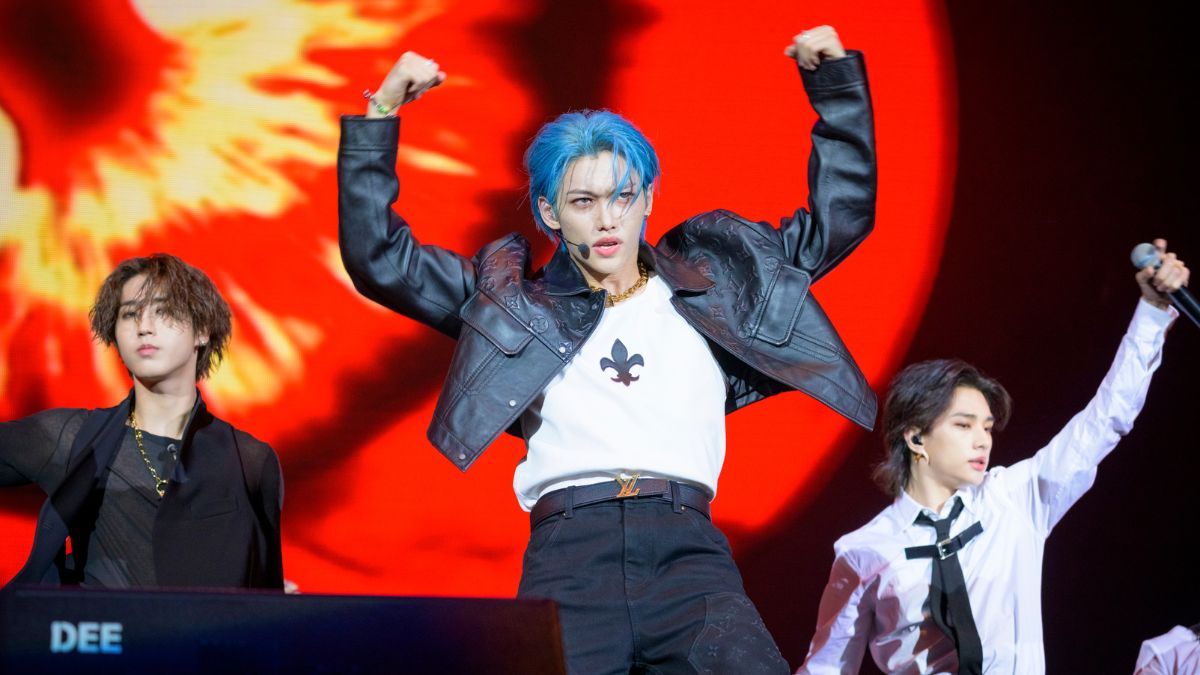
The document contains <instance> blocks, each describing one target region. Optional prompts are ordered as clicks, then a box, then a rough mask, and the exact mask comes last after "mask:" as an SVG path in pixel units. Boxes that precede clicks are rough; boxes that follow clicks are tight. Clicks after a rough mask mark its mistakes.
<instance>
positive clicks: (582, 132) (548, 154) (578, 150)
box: [525, 110, 659, 240]
mask: <svg viewBox="0 0 1200 675" xmlns="http://www.w3.org/2000/svg"><path fill="white" fill-rule="evenodd" d="M605 150H607V151H609V152H611V153H612V155H613V165H612V170H613V181H614V182H615V184H616V186H617V189H616V190H615V191H614V193H613V197H612V199H613V200H615V199H616V198H617V195H619V194H620V193H621V191H622V190H623V189H625V186H626V184H627V183H628V182H629V177H630V175H632V174H637V177H638V180H639V181H640V184H639V185H638V189H637V197H641V196H642V193H643V192H644V191H646V190H651V189H653V187H654V184H655V181H657V180H658V172H659V168H658V155H657V154H655V152H654V147H653V146H651V145H650V141H648V140H646V137H645V136H644V135H643V134H642V132H641V131H638V129H637V127H635V126H633V125H632V124H630V123H629V120H626V119H625V118H624V117H621V116H620V115H618V114H616V113H613V112H609V111H607V110H580V111H577V112H569V113H564V114H562V115H559V116H558V118H557V119H555V120H554V121H553V122H549V123H547V124H546V125H545V126H543V127H542V128H541V130H540V131H538V133H537V136H535V137H534V139H533V142H532V143H530V144H529V149H528V150H526V151H525V170H526V171H527V172H528V173H529V205H530V207H531V208H532V210H533V219H534V222H536V223H537V226H538V228H539V229H540V230H541V231H542V232H543V233H545V234H546V236H548V237H550V239H552V240H553V239H555V238H556V233H555V231H554V230H553V229H551V228H550V226H549V225H547V224H546V222H545V221H544V220H542V214H541V210H540V209H539V208H538V198H539V197H545V198H546V200H547V201H549V202H550V204H551V206H552V207H553V208H554V210H555V213H558V196H559V191H560V190H561V189H562V182H563V178H564V177H565V176H566V173H567V168H568V167H569V166H571V162H574V161H575V160H577V159H579V158H580V157H592V156H595V155H598V154H600V153H601V152H604V151H605ZM621 160H624V161H625V173H624V175H618V173H619V172H620V170H621V165H620V162H621ZM642 236H643V237H644V236H645V226H644V225H643V228H642Z"/></svg>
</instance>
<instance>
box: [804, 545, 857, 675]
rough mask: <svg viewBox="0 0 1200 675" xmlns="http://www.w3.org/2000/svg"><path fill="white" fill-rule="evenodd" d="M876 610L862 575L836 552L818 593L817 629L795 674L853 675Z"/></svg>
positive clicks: (847, 559)
mask: <svg viewBox="0 0 1200 675" xmlns="http://www.w3.org/2000/svg"><path fill="white" fill-rule="evenodd" d="M874 620H875V612H874V607H873V606H872V605H871V602H870V596H869V594H867V593H866V584H864V583H863V578H862V575H861V574H860V573H859V571H858V569H857V568H856V567H855V566H854V565H853V564H852V563H851V560H850V557H849V556H848V555H847V554H846V553H843V552H839V553H838V554H837V557H836V558H834V561H833V568H832V569H831V570H830V572H829V583H828V584H826V585H825V591H824V592H823V593H822V594H821V606H820V608H819V609H818V611H817V629H816V633H815V634H814V635H813V639H812V644H811V645H810V646H809V650H808V656H806V657H805V659H804V665H802V666H800V669H799V670H798V671H796V672H797V674H798V675H822V674H827V675H835V674H836V675H854V674H855V673H857V672H858V670H859V668H860V667H861V666H862V660H863V655H864V654H865V653H866V649H867V644H868V642H869V641H870V631H871V626H872V625H873V624H874Z"/></svg>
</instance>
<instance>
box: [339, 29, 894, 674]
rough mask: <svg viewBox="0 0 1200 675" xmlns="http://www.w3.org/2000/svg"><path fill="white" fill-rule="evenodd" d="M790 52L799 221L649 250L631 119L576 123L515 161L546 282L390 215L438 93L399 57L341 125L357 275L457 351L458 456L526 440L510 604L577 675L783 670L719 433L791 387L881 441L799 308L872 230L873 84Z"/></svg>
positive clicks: (820, 57)
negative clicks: (551, 622)
mask: <svg viewBox="0 0 1200 675" xmlns="http://www.w3.org/2000/svg"><path fill="white" fill-rule="evenodd" d="M783 51H784V54H785V55H786V56H787V57H788V59H789V61H792V62H793V63H794V64H795V65H797V66H798V67H799V70H800V75H801V80H802V81H803V84H804V89H805V91H806V92H807V94H808V99H809V101H810V103H811V105H812V106H813V108H814V109H815V110H816V112H817V115H818V118H819V119H818V121H817V123H816V125H815V126H814V127H813V130H812V155H811V157H810V160H809V164H808V175H807V178H808V185H809V200H808V208H799V209H797V210H796V211H795V212H794V213H791V214H789V215H787V216H785V217H784V218H782V219H781V221H780V224H779V225H778V226H775V225H772V224H771V223H768V222H761V221H753V220H748V219H745V218H743V217H741V216H739V215H737V214H734V213H731V212H729V211H724V210H717V211H710V212H707V213H702V214H699V215H697V216H694V217H692V218H690V219H688V220H687V221H686V222H684V223H682V224H680V225H678V226H676V227H674V228H673V229H671V230H669V231H668V232H667V233H666V234H665V235H664V236H663V237H662V238H661V239H660V240H659V241H658V243H657V244H654V245H650V244H649V243H648V242H646V241H645V240H644V237H645V232H646V222H647V218H648V217H649V216H650V214H651V212H652V210H653V207H654V200H655V196H656V195H655V186H656V185H657V182H658V179H659V162H658V157H657V155H656V154H655V152H654V148H653V146H652V145H651V144H650V142H649V140H647V138H646V136H645V135H644V134H643V133H642V132H641V131H639V130H638V129H637V128H636V127H634V126H633V125H632V124H630V123H629V121H627V120H625V119H624V118H623V117H621V116H620V115H617V114H615V113H612V112H608V111H602V110H601V111H596V110H583V111H578V112H570V113H567V114H564V115H562V116H560V117H558V118H557V119H555V120H554V121H552V122H550V123H549V124H547V125H545V126H544V127H543V128H542V129H541V131H540V132H539V133H538V134H537V136H536V138H534V140H533V142H532V143H531V144H530V146H529V148H528V151H527V153H526V155H525V166H526V169H527V171H528V174H529V201H530V207H531V208H532V210H533V217H534V221H535V223H536V225H537V227H538V229H540V230H541V231H542V232H543V233H544V234H546V235H547V236H549V237H550V238H551V239H552V240H554V241H556V242H557V247H556V249H555V251H554V254H553V256H552V257H551V259H550V261H549V262H548V263H547V264H546V265H545V266H544V267H541V268H540V269H538V268H536V267H535V266H534V265H533V264H532V263H531V261H530V247H529V242H528V241H527V240H526V239H525V238H524V237H522V236H520V235H515V234H514V235H510V236H507V237H505V238H502V239H500V240H498V241H495V242H493V243H490V244H488V245H486V246H484V247H483V248H482V249H481V250H480V251H479V252H478V253H476V254H475V255H474V256H473V257H471V258H467V257H465V256H462V255H459V254H457V253H453V252H451V251H447V250H445V249H442V248H439V247H434V246H422V245H421V244H420V243H418V242H417V240H416V239H415V238H414V237H413V235H412V231H411V228H410V226H409V224H408V222H407V221H405V220H404V219H403V218H401V217H400V216H399V215H397V214H396V213H395V211H394V210H393V208H392V207H393V202H394V201H395V200H396V198H397V195H398V193H399V185H398V179H397V178H396V173H395V166H396V147H397V144H398V142H399V126H400V125H399V124H398V122H397V120H396V119H395V112H396V110H397V109H398V108H399V107H400V106H401V105H404V104H406V103H408V102H411V101H414V100H416V99H417V98H419V97H421V96H422V95H423V94H425V93H426V92H428V91H429V90H431V89H432V88H433V87H435V86H437V85H438V84H440V83H441V82H442V81H443V80H444V79H445V77H446V75H445V73H444V72H442V70H441V69H440V68H439V66H438V64H437V63H436V62H435V61H433V60H432V59H428V58H425V57H423V56H420V55H417V54H415V53H412V52H409V53H406V54H404V55H403V56H401V57H400V59H399V60H398V61H397V62H396V64H395V65H394V66H393V67H392V69H391V71H390V72H389V73H388V75H387V76H386V77H385V79H384V81H383V83H382V84H381V85H380V87H379V89H378V90H377V91H376V92H374V93H373V94H369V98H370V102H369V104H368V106H367V111H366V115H365V116H346V117H343V119H342V137H341V147H340V152H339V157H338V190H339V204H338V208H339V220H340V225H339V243H340V246H341V252H342V260H343V261H344V263H345V265H346V270H347V271H348V272H349V274H350V278H351V279H352V280H353V282H354V285H355V287H356V288H357V289H358V290H359V292H361V293H362V294H363V295H364V296H366V297H367V298H370V299H371V300H373V301H375V302H378V303H380V304H381V305H383V306H385V307H388V308H390V309H392V310H394V311H396V312H398V313H400V314H402V315H404V316H408V317H411V318H413V319H416V320H417V321H420V322H422V323H425V324H426V325H428V326H430V327H432V328H434V329H436V330H438V331H441V332H442V333H445V334H446V335H448V336H450V337H451V338H453V339H454V340H456V342H457V344H456V347H455V352H454V356H453V359H452V361H451V363H450V366H449V368H450V372H449V375H448V376H447V378H446V381H445V384H444V386H443V389H442V392H441V396H440V397H439V399H438V402H437V406H436V408H435V411H434V414H433V420H432V422H431V423H430V426H429V431H428V436H429V440H430V441H431V442H432V443H433V445H434V446H435V447H436V448H437V449H438V450H439V451H440V452H441V453H442V454H444V455H445V456H446V458H447V459H448V460H450V461H451V462H453V463H454V464H455V465H456V466H457V467H459V468H460V469H462V470H464V471H465V470H467V468H468V467H470V466H471V465H472V463H474V462H475V460H476V459H478V458H479V456H480V454H481V453H482V452H483V451H484V450H485V449H486V448H487V447H488V446H489V445H491V443H492V442H493V441H494V440H495V439H496V438H497V437H498V436H499V435H500V434H501V433H503V432H504V431H509V432H510V433H513V434H516V435H518V436H520V437H522V438H523V439H524V440H525V445H526V455H525V457H524V459H523V460H522V461H521V462H520V463H519V464H518V465H517V467H516V471H515V475H514V478H513V487H514V491H515V493H516V497H517V500H518V502H519V504H520V505H521V507H522V508H523V509H525V510H526V511H529V513H530V527H531V534H530V538H529V543H528V546H527V548H526V552H525V558H524V562H523V566H522V574H521V580H520V584H519V587H518V591H517V594H518V596H520V597H540V598H550V599H553V600H554V601H556V602H557V603H558V607H559V618H560V621H561V624H562V638H563V647H564V653H565V656H566V660H567V665H568V668H569V670H570V672H572V673H589V674H590V673H628V672H630V671H631V670H632V671H634V672H653V673H668V672H670V673H675V672H689V673H690V672H716V673H735V672H763V673H786V672H788V670H789V668H788V664H787V663H786V662H785V661H784V659H783V658H782V656H781V655H780V652H779V649H778V648H777V647H776V645H775V641H774V640H773V639H772V637H771V635H770V633H769V631H768V630H767V628H766V626H765V625H764V623H763V621H762V618H761V617H760V616H759V614H758V611H757V610H756V609H755V607H754V604H753V603H752V602H751V601H750V599H749V598H748V597H747V596H746V593H745V590H744V588H743V586H742V579H741V576H740V574H739V573H738V570H737V567H736V565H735V564H734V561H733V557H732V555H731V552H730V548H729V543H728V541H727V540H726V538H725V536H724V535H723V534H722V533H721V531H720V530H718V529H717V528H716V527H715V526H714V525H713V523H712V521H711V519H710V515H711V514H710V506H709V503H710V501H711V500H712V498H713V497H714V496H715V495H716V492H717V477H718V475H719V474H720V471H721V466H722V463H723V462H724V459H725V415H726V414H728V413H731V412H733V411H735V410H738V409H740V408H742V407H744V406H747V405H749V404H751V403H754V402H755V401H760V400H762V399H764V398H766V397H768V396H773V395H775V394H778V393H782V392H786V391H792V390H799V391H802V392H805V393H806V394H808V395H810V396H812V397H814V398H816V399H817V400H819V401H821V402H822V403H824V404H825V405H827V406H828V407H830V408H831V409H833V410H834V411H835V412H837V413H839V414H841V415H844V416H845V417H847V418H849V419H850V420H852V421H854V422H856V423H858V424H860V425H862V426H864V427H866V428H871V426H872V425H873V424H874V421H875V411H876V402H875V395H874V393H873V392H872V391H871V388H870V387H869V386H868V384H867V381H866V378H865V377H864V376H863V374H862V372H861V371H860V370H859V368H858V366H857V364H855V362H854V360H853V358H852V357H851V356H850V351H849V350H848V349H847V348H846V346H845V345H844V344H843V343H842V341H841V339H840V338H839V337H838V335H837V332H836V331H835V330H834V327H833V325H832V323H831V322H830V321H829V319H828V318H827V317H826V316H825V314H824V312H822V311H821V308H820V305H818V304H817V301H816V299H815V298H814V297H813V294H812V293H810V292H809V286H810V285H811V284H812V283H813V282H814V281H816V280H817V279H819V278H820V277H821V276H822V275H824V274H825V273H826V272H828V271H829V270H830V269H832V268H833V267H834V266H835V265H837V264H838V262H840V261H841V260H842V259H843V258H845V256H846V255H848V254H849V253H850V252H851V251H853V250H854V248H855V247H856V246H857V245H858V244H859V243H860V242H861V241H862V240H863V239H864V238H865V237H866V236H867V234H868V233H869V232H870V231H871V228H872V227H873V224H874V218H875V138H874V126H873V125H874V122H873V118H872V112H871V102H870V94H869V90H868V87H867V78H866V70H865V66H864V64H863V58H862V55H861V54H859V53H857V52H847V51H846V50H845V49H844V48H843V47H842V44H841V40H840V38H839V37H838V35H837V32H836V31H834V29H833V28H831V27H829V26H820V27H817V28H813V29H811V30H808V31H805V32H803V33H801V34H799V35H796V36H795V37H793V38H792V40H791V41H790V42H789V43H788V45H787V46H786V48H785V49H784V50H783ZM778 452H783V449H779V450H778ZM762 480H764V481H769V480H770V477H769V476H763V477H762ZM450 498H451V497H449V496H447V499H448V500H449V499H450ZM454 499H455V500H456V502H457V504H458V506H457V508H464V505H466V506H465V508H466V509H468V510H469V508H470V507H469V504H470V500H469V498H468V499H467V500H463V499H462V498H461V497H454ZM465 517H470V515H469V512H468V513H467V514H466V515H465Z"/></svg>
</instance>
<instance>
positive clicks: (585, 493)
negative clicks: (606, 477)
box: [529, 477, 709, 529]
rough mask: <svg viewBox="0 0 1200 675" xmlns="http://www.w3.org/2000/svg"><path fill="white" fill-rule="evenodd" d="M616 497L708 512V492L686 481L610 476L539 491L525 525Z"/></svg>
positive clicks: (531, 527) (532, 525)
mask: <svg viewBox="0 0 1200 675" xmlns="http://www.w3.org/2000/svg"><path fill="white" fill-rule="evenodd" d="M619 499H658V500H660V501H668V502H671V504H672V506H673V507H674V509H675V510H676V511H677V512H680V513H682V512H683V510H684V509H685V508H690V509H694V510H696V511H699V512H700V513H702V514H704V516H705V517H706V518H707V517H709V515H708V494H707V493H705V492H704V491H703V490H698V489H696V488H694V487H692V486H690V485H685V484H684V483H680V482H677V481H673V480H663V479H661V478H642V479H638V478H636V477H634V478H630V479H628V480H626V481H623V482H622V481H620V480H615V479H614V480H610V481H604V482H603V483H593V484H592V485H571V486H568V487H565V488H562V489H561V490H554V491H553V492H547V493H546V494H544V495H542V497H541V499H538V500H537V503H536V504H534V505H533V510H532V511H530V512H529V527H530V529H533V528H535V527H537V525H538V523H540V522H542V521H543V520H545V519H547V518H549V517H550V516H556V515H559V514H563V515H565V516H566V517H568V518H570V517H571V516H572V515H573V511H574V510H575V509H577V508H579V507H581V506H587V505H589V504H599V503H600V502H607V501H614V500H619Z"/></svg>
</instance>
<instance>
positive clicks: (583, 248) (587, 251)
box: [558, 234, 592, 260]
mask: <svg viewBox="0 0 1200 675" xmlns="http://www.w3.org/2000/svg"><path fill="white" fill-rule="evenodd" d="M558 238H559V239H562V240H563V242H564V243H567V244H570V245H571V246H574V247H575V248H576V249H577V250H578V251H579V257H580V258H583V259H584V260H587V259H588V256H589V255H591V254H592V247H591V246H588V245H587V244H576V243H575V242H573V241H567V238H566V237H564V236H562V235H561V234H559V235H558Z"/></svg>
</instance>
